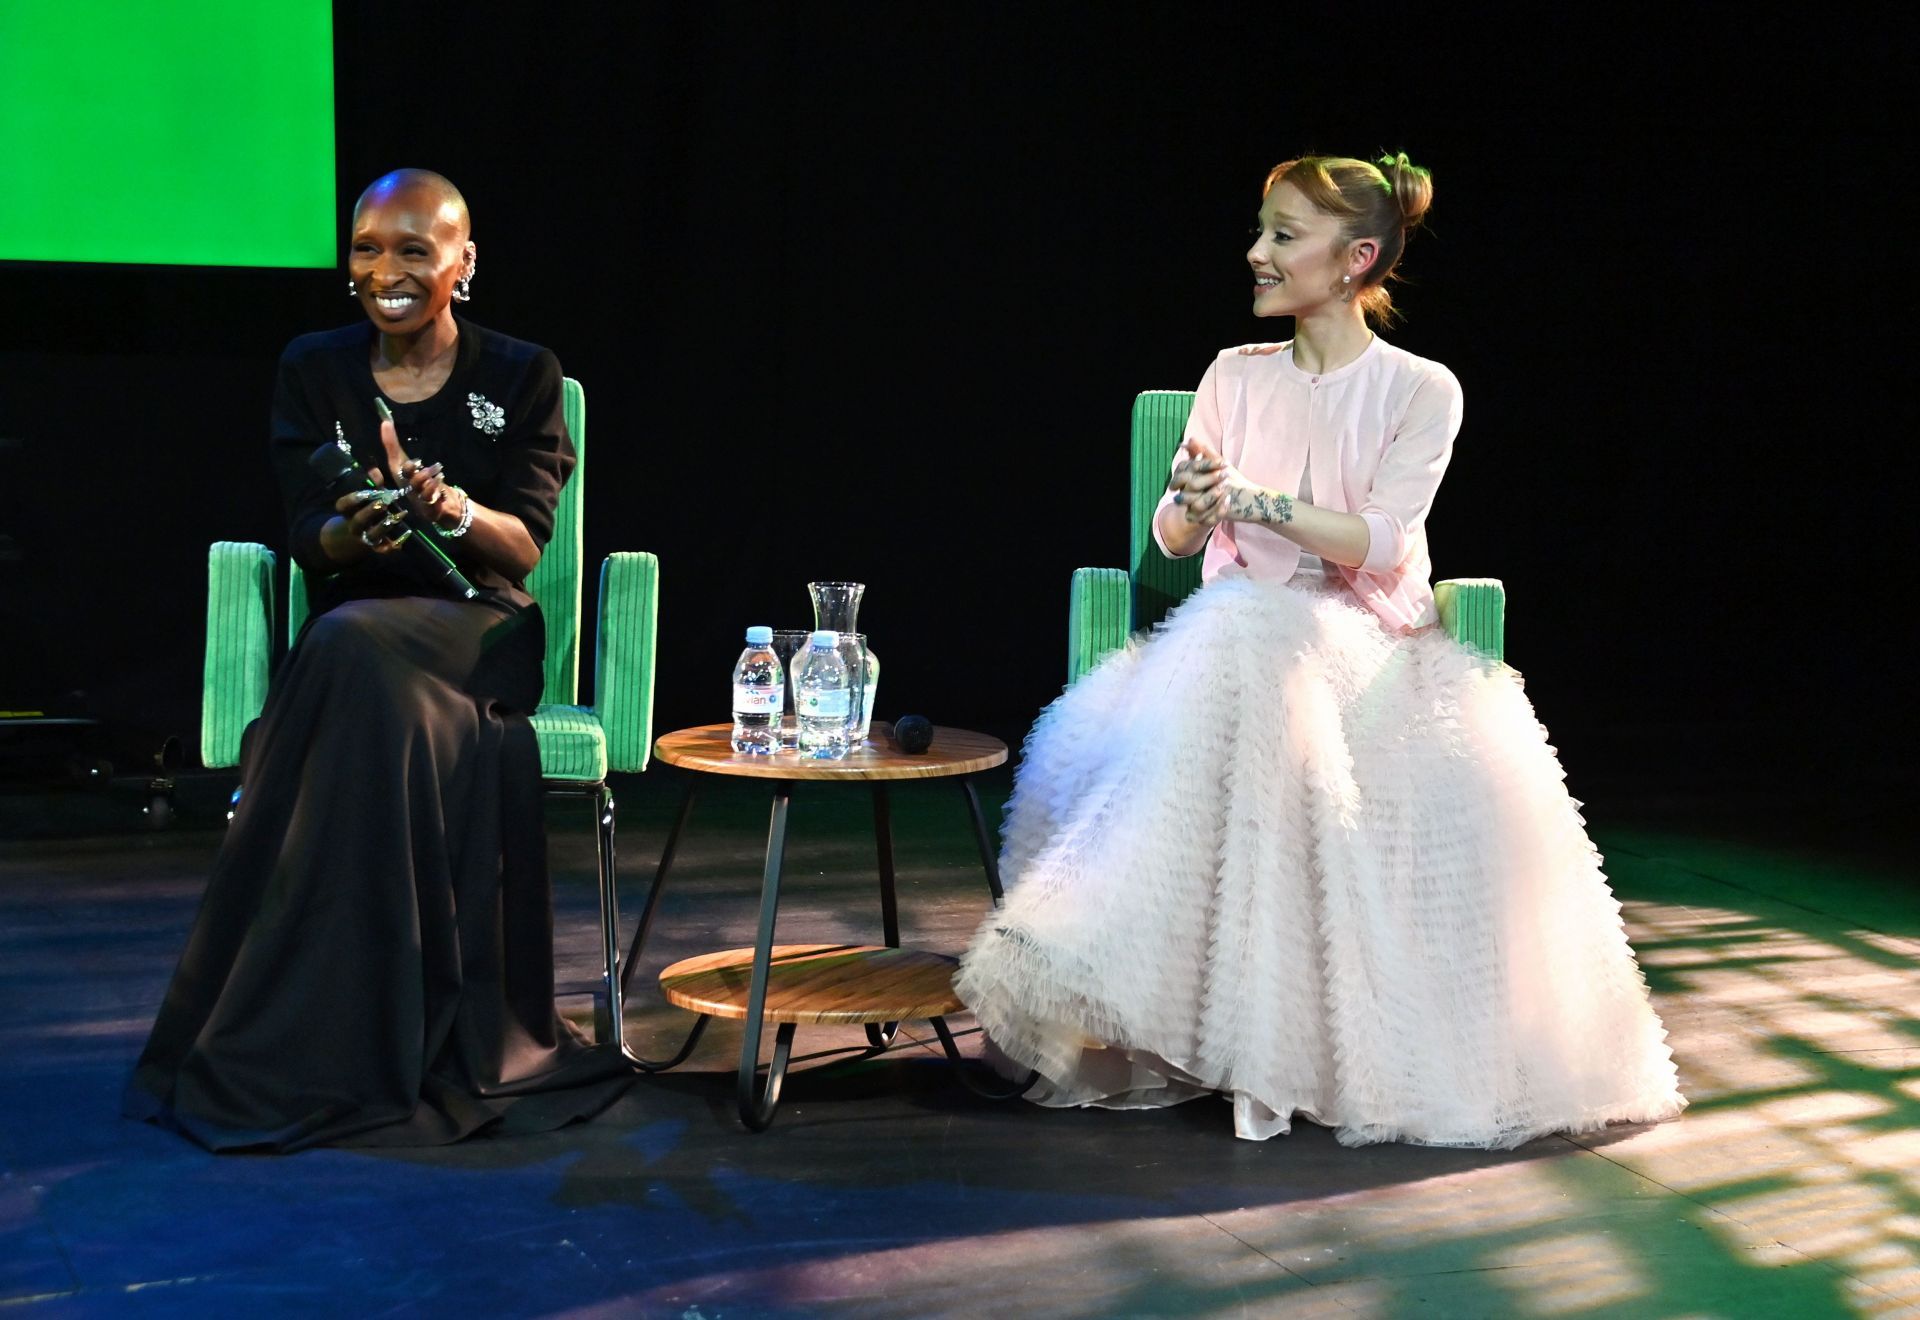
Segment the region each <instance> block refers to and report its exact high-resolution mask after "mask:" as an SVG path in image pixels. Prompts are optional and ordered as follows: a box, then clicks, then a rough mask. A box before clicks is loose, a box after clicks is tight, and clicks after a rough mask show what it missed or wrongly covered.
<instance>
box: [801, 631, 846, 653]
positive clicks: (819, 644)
mask: <svg viewBox="0 0 1920 1320" xmlns="http://www.w3.org/2000/svg"><path fill="white" fill-rule="evenodd" d="M839 642H840V634H839V633H837V632H835V631H833V629H831V628H822V629H820V630H819V631H818V632H816V633H814V634H813V636H811V637H809V638H807V645H808V646H810V647H812V648H813V649H814V650H816V651H831V650H832V649H833V648H834V647H835V646H837V645H838V644H839Z"/></svg>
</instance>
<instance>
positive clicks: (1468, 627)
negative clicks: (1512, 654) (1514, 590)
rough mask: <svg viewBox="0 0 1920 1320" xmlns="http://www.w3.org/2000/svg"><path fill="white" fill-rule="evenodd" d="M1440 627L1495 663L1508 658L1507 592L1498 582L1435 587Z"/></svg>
mask: <svg viewBox="0 0 1920 1320" xmlns="http://www.w3.org/2000/svg"><path fill="white" fill-rule="evenodd" d="M1433 602H1434V604H1435V605H1437V606H1439V608H1440V623H1441V625H1442V626H1443V627H1445V628H1446V630H1447V633H1448V635H1449V636H1451V637H1452V638H1453V639H1454V640H1455V641H1456V642H1459V643H1460V644H1461V645H1462V646H1470V647H1472V648H1473V649H1474V650H1476V651H1479V652H1480V653H1482V654H1483V655H1486V656H1488V657H1490V658H1491V659H1494V660H1501V661H1504V660H1505V659H1506V654H1507V589H1506V587H1505V586H1503V585H1502V584H1501V582H1500V579H1499V578H1449V579H1448V580H1447V581H1445V582H1436V583H1434V584H1433Z"/></svg>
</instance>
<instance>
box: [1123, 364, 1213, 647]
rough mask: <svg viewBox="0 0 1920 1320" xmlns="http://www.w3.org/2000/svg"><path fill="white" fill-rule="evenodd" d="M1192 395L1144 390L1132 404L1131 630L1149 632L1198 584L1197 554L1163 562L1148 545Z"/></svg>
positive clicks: (1169, 391) (1185, 391) (1158, 548)
mask: <svg viewBox="0 0 1920 1320" xmlns="http://www.w3.org/2000/svg"><path fill="white" fill-rule="evenodd" d="M1192 411H1193V391H1192V390H1146V391H1143V392H1142V393H1140V394H1138V395H1136V396H1135V397H1134V400H1133V544H1132V557H1131V558H1130V559H1129V561H1128V562H1129V563H1130V564H1131V565H1132V566H1133V630H1134V631H1136V632H1137V631H1139V630H1140V629H1142V628H1151V627H1152V626H1153V625H1154V624H1156V623H1159V622H1160V620H1162V619H1164V618H1165V617H1166V616H1167V611H1169V610H1171V609H1172V608H1173V607H1174V606H1175V605H1178V604H1179V603H1180V602H1181V601H1183V600H1185V599H1186V598H1187V596H1188V595H1189V594H1190V593H1191V592H1192V591H1193V589H1194V588H1195V587H1198V586H1199V585H1200V560H1201V556H1199V555H1197V554H1196V555H1188V556H1187V557H1186V558H1185V559H1169V558H1167V557H1166V556H1165V555H1163V554H1161V553H1160V547H1159V546H1158V545H1156V544H1154V540H1153V511H1154V509H1155V508H1157V507H1158V506H1159V504H1160V497H1161V496H1162V495H1164V494H1165V493H1166V490H1167V472H1168V471H1169V470H1170V469H1171V468H1172V466H1173V451H1174V450H1176V449H1178V448H1179V447H1180V442H1181V440H1182V439H1184V438H1185V434H1186V427H1187V416H1188V414H1190V413H1191V412H1192Z"/></svg>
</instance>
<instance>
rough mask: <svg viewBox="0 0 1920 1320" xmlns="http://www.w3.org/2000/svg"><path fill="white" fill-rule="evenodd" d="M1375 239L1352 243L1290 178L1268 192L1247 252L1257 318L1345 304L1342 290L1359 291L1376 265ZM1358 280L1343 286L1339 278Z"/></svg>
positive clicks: (1295, 314) (1293, 314)
mask: <svg viewBox="0 0 1920 1320" xmlns="http://www.w3.org/2000/svg"><path fill="white" fill-rule="evenodd" d="M1376 250H1377V244H1375V243H1374V242H1373V240H1371V239H1359V240H1357V241H1355V242H1351V243H1349V242H1348V241H1347V240H1346V239H1345V238H1343V237H1342V236H1341V233H1340V221H1339V219H1338V218H1336V217H1334V216H1330V215H1328V214H1326V213H1325V212H1324V211H1320V210H1317V209H1316V208H1315V207H1314V206H1313V204H1312V203H1311V202H1309V201H1308V200H1307V198H1306V196H1305V194H1303V193H1302V192H1301V191H1300V190H1299V189H1298V188H1296V187H1294V186H1293V185H1292V184H1291V183H1288V182H1287V181H1286V180H1285V179H1282V180H1280V182H1278V183H1276V184H1274V185H1273V187H1272V188H1270V189H1268V190H1267V195H1266V198H1265V200H1263V201H1262V202H1261V203H1260V225H1259V231H1258V233H1257V235H1256V236H1255V238H1254V240H1253V246H1252V247H1250V248H1248V249H1247V264H1248V265H1249V266H1251V267H1253V314H1254V315H1255V316H1301V315H1305V314H1308V313H1311V312H1314V311H1317V310H1319V309H1321V308H1323V307H1325V306H1326V305H1327V304H1328V303H1338V302H1340V301H1341V291H1342V290H1343V289H1349V290H1352V291H1353V292H1355V293H1356V294H1357V293H1358V292H1359V291H1360V277H1361V275H1362V273H1363V272H1365V270H1366V269H1367V266H1368V265H1369V264H1370V263H1371V262H1372V260H1373V255H1374V252H1375V251H1376ZM1343 275H1351V276H1353V282H1352V283H1351V284H1345V285H1343V284H1342V283H1341V282H1340V277H1341V276H1343Z"/></svg>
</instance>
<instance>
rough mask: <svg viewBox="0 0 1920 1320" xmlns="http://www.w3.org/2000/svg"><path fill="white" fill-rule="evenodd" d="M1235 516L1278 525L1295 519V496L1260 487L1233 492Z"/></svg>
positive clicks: (1240, 519)
mask: <svg viewBox="0 0 1920 1320" xmlns="http://www.w3.org/2000/svg"><path fill="white" fill-rule="evenodd" d="M1233 516H1234V517H1235V518H1236V519H1237V520H1239V521H1240V522H1258V523H1266V524H1267V525H1268V526H1270V527H1277V526H1279V525H1280V524H1281V523H1290V522H1292V521H1293V496H1291V495H1287V494H1283V493H1282V492H1280V491H1277V490H1261V489H1260V488H1258V487H1253V488H1250V489H1241V490H1236V491H1235V492H1234V493H1233Z"/></svg>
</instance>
